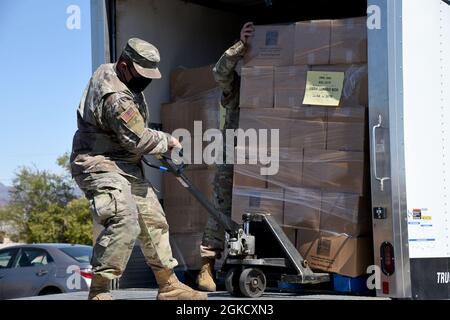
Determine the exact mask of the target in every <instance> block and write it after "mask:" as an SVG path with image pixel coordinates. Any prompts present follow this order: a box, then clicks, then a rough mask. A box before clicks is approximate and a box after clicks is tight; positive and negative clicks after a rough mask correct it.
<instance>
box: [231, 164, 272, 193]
mask: <svg viewBox="0 0 450 320" xmlns="http://www.w3.org/2000/svg"><path fill="white" fill-rule="evenodd" d="M261 167H262V166H261V165H258V164H235V165H234V176H233V185H234V186H236V187H251V188H262V189H265V188H267V176H263V175H261V171H260V170H261Z"/></svg>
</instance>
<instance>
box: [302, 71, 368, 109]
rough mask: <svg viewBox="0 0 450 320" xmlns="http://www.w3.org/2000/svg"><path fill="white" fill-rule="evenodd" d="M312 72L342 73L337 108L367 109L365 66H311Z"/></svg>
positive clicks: (366, 75)
mask: <svg viewBox="0 0 450 320" xmlns="http://www.w3.org/2000/svg"><path fill="white" fill-rule="evenodd" d="M311 70H312V71H327V72H330V71H333V72H344V74H345V75H344V85H343V88H342V96H341V100H340V103H339V107H358V106H362V107H367V106H368V105H369V91H368V90H369V88H368V74H367V65H366V64H352V65H345V64H342V65H320V66H311Z"/></svg>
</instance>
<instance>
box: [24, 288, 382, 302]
mask: <svg viewBox="0 0 450 320" xmlns="http://www.w3.org/2000/svg"><path fill="white" fill-rule="evenodd" d="M157 292H158V291H157V290H156V289H127V290H114V291H112V294H113V297H114V299H115V300H155V299H156V294H157ZM87 295H88V293H87V292H74V293H63V294H55V295H48V296H38V297H29V298H21V299H18V300H86V299H87ZM208 297H209V300H235V299H239V300H248V299H246V298H235V297H232V296H230V294H229V293H228V292H226V291H223V292H222V291H219V292H214V293H210V294H208ZM252 300H254V299H252ZM257 300H388V298H379V297H363V296H348V295H332V294H292V293H271V292H268V293H265V294H264V296H263V297H261V298H258V299H257Z"/></svg>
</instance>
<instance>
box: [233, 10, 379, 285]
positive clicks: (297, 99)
mask: <svg viewBox="0 0 450 320" xmlns="http://www.w3.org/2000/svg"><path fill="white" fill-rule="evenodd" d="M366 30H367V29H366V19H365V18H352V19H344V20H333V21H331V20H321V21H308V22H298V23H296V24H290V25H269V26H257V27H256V34H255V36H254V38H253V39H252V41H251V44H250V46H251V48H250V51H249V52H248V54H247V56H246V58H245V61H246V64H245V66H244V67H243V68H242V72H241V75H242V81H241V103H240V107H241V114H240V127H241V128H242V129H251V128H254V129H279V137H280V141H279V146H280V157H279V163H278V165H279V172H278V173H277V174H275V175H271V176H263V175H261V174H260V170H259V169H260V167H261V166H258V165H249V164H241V165H236V166H235V176H234V187H233V218H234V219H235V220H237V221H239V220H240V218H241V216H242V214H243V213H244V212H245V210H249V209H251V210H255V209H257V210H262V211H267V212H270V213H271V214H272V215H274V216H275V218H276V220H277V221H278V222H279V223H280V224H281V225H282V226H283V227H284V228H285V230H287V234H288V236H289V237H290V238H291V240H292V241H293V242H294V243H295V244H296V246H297V248H298V250H299V251H300V253H301V254H302V255H303V256H304V257H305V258H306V259H307V260H308V261H309V264H310V266H311V267H312V268H314V269H317V270H322V271H328V272H336V273H339V274H343V275H346V276H351V277H355V276H359V275H361V274H364V273H365V272H366V267H367V266H368V265H370V264H372V263H371V261H372V246H371V235H370V230H371V215H370V190H369V183H368V182H369V181H368V179H369V177H368V167H369V165H368V138H367V136H368V133H367V131H368V130H367V123H366V117H367V105H368V90H367V87H368V85H367V65H366V61H367V32H366ZM309 71H320V72H341V73H343V75H344V80H343V82H342V88H341V89H342V93H341V95H340V99H339V101H338V103H337V105H335V106H333V107H329V106H323V105H322V106H321V105H320V104H315V105H305V104H303V101H304V96H305V91H306V88H307V79H308V72H309ZM237 148H238V149H239V148H248V146H238V147H237Z"/></svg>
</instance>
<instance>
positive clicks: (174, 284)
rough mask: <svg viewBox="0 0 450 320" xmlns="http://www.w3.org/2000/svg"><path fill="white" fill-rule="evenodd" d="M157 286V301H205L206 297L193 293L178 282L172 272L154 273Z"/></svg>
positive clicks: (201, 293) (200, 293)
mask: <svg viewBox="0 0 450 320" xmlns="http://www.w3.org/2000/svg"><path fill="white" fill-rule="evenodd" d="M155 277H156V282H158V285H159V291H158V296H157V297H156V299H157V300H206V299H207V298H208V295H207V294H206V293H203V292H199V291H195V290H193V289H191V288H190V287H188V286H186V285H184V284H183V283H181V282H180V280H178V278H177V276H176V275H175V273H174V272H173V270H161V271H157V272H155Z"/></svg>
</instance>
